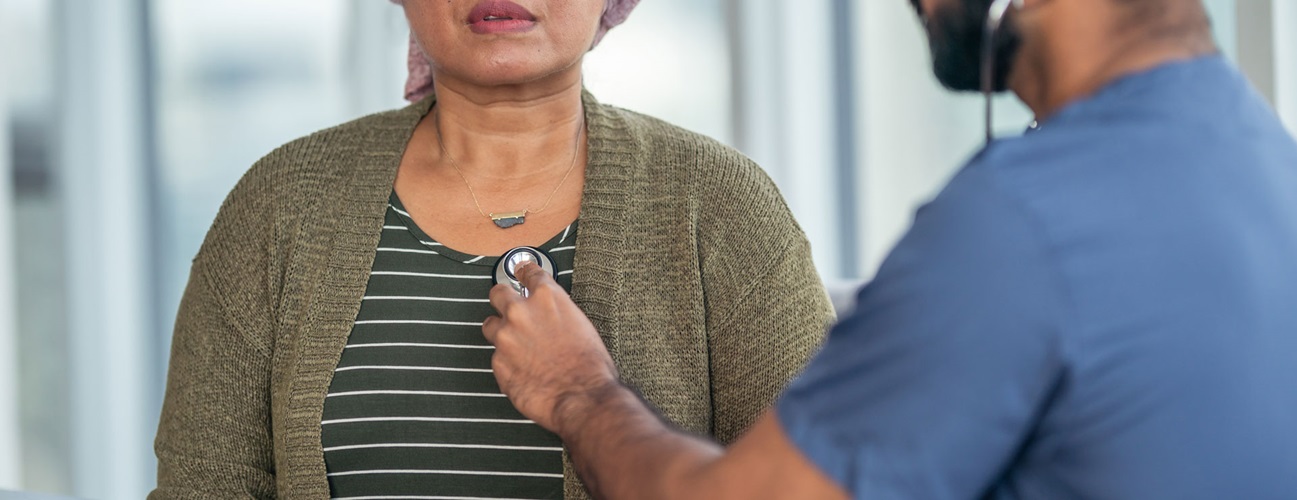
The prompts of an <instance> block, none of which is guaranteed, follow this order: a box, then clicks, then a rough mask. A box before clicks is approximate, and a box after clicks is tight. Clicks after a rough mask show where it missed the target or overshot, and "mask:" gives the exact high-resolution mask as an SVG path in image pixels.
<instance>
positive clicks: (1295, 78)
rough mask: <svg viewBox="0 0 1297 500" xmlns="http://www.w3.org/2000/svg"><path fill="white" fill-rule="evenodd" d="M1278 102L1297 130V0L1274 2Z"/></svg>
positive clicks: (1282, 112) (1285, 121)
mask: <svg viewBox="0 0 1297 500" xmlns="http://www.w3.org/2000/svg"><path fill="white" fill-rule="evenodd" d="M1273 33H1274V38H1275V44H1274V57H1275V73H1274V75H1275V106H1276V107H1278V109H1279V116H1280V117H1282V118H1283V120H1284V123H1286V124H1288V130H1290V131H1292V132H1293V133H1297V1H1294V0H1279V1H1276V2H1275V3H1274V31H1273Z"/></svg>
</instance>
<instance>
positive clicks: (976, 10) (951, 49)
mask: <svg viewBox="0 0 1297 500" xmlns="http://www.w3.org/2000/svg"><path fill="white" fill-rule="evenodd" d="M992 1H993V0H948V1H945V2H941V4H940V5H939V6H938V7H936V8H935V9H933V10H932V12H926V13H925V12H923V9H922V6H921V5H920V4H919V1H918V0H912V1H911V3H912V4H913V5H914V7H915V10H917V11H919V15H920V16H923V18H924V20H925V23H924V26H925V28H926V31H927V34H928V47H929V49H930V50H931V51H932V69H933V72H934V73H936V75H937V80H938V81H940V82H941V85H942V86H944V87H946V88H948V89H950V90H954V91H979V90H981V89H982V39H983V36H982V34H983V30H984V29H985V26H986V19H987V16H988V14H989V11H990V9H991V2H992ZM1021 42H1022V38H1021V34H1020V33H1019V32H1018V30H1017V29H1016V28H1015V26H1014V23H1013V19H1012V16H1010V17H1009V18H1006V19H1005V21H1004V23H1003V24H1001V25H1000V30H999V32H998V33H996V37H995V75H994V77H995V78H994V81H993V83H994V85H993V88H992V90H994V91H995V92H1002V91H1004V90H1007V89H1008V80H1009V72H1010V71H1011V70H1012V69H1013V62H1014V59H1016V58H1017V54H1018V48H1019V47H1020V46H1021Z"/></svg>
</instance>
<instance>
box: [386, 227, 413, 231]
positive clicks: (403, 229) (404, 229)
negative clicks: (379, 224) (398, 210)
mask: <svg viewBox="0 0 1297 500" xmlns="http://www.w3.org/2000/svg"><path fill="white" fill-rule="evenodd" d="M383 229H384V230H386V229H399V230H402V231H408V230H409V229H410V228H408V227H405V226H383Z"/></svg>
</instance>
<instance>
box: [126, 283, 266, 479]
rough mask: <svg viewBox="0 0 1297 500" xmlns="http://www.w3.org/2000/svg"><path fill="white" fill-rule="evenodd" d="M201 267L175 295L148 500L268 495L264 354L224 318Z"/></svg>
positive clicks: (221, 308)
mask: <svg viewBox="0 0 1297 500" xmlns="http://www.w3.org/2000/svg"><path fill="white" fill-rule="evenodd" d="M219 302H220V301H219V299H218V297H217V296H216V294H215V293H213V290H212V289H211V286H210V283H209V281H208V280H207V279H206V277H205V276H204V275H203V274H202V270H195V271H194V272H193V273H192V275H191V277H190V280H189V285H188V286H187V287H186V290H185V294H184V298H182V299H181V305H180V312H179V318H178V320H177V322H176V328H175V334H174V339H173V341H172V344H171V366H170V370H169V372H168V375H167V391H166V399H165V400H164V402H163V407H162V420H161V423H160V424H159V426H158V436H157V440H156V442H155V450H156V453H157V456H158V487H157V489H156V490H154V491H153V493H152V494H150V495H149V499H150V500H163V499H181V498H193V499H198V498H274V497H275V476H274V466H273V461H274V459H273V446H272V444H271V433H270V355H269V353H268V352H265V351H263V350H261V349H257V348H255V347H253V345H252V344H251V343H249V342H248V341H247V339H246V338H244V337H243V335H242V334H241V333H240V332H239V331H238V329H237V328H236V327H235V326H234V325H232V324H231V323H230V322H229V320H228V319H227V318H226V317H225V313H224V310H223V307H222V306H221V304H220V303H219Z"/></svg>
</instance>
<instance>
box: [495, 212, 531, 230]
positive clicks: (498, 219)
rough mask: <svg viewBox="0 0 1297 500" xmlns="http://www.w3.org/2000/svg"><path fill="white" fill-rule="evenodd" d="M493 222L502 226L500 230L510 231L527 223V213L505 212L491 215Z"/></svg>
mask: <svg viewBox="0 0 1297 500" xmlns="http://www.w3.org/2000/svg"><path fill="white" fill-rule="evenodd" d="M491 222H494V223H495V225H497V226H500V229H509V228H511V227H513V226H517V225H519V224H522V223H524V222H527V211H526V210H523V211H521V212H505V213H500V214H491Z"/></svg>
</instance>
